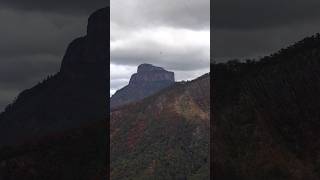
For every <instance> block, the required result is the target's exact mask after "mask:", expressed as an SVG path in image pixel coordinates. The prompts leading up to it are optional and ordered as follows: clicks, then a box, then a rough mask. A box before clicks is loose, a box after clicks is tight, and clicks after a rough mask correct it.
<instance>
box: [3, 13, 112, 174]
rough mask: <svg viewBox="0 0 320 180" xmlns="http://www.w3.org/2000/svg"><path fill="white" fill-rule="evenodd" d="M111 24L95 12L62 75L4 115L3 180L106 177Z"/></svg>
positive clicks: (31, 91) (36, 88) (106, 16)
mask: <svg viewBox="0 0 320 180" xmlns="http://www.w3.org/2000/svg"><path fill="white" fill-rule="evenodd" d="M108 20H109V8H103V9H100V10H98V11H96V12H94V13H93V14H92V15H91V16H90V18H89V20H88V27H87V35H86V36H84V37H81V38H78V39H76V40H74V41H73V42H72V43H71V44H70V45H69V47H68V49H67V51H66V54H65V56H64V58H63V61H62V65H61V69H60V71H59V72H58V73H57V74H55V75H53V76H51V77H48V78H47V79H46V80H44V81H43V82H41V83H39V84H38V85H36V86H34V87H32V88H30V89H28V90H25V91H23V92H22V93H21V94H20V95H19V96H18V97H17V99H16V100H15V102H13V103H12V104H11V105H9V106H8V107H7V108H6V109H5V111H4V112H3V113H1V114H0V180H16V179H26V180H29V179H30V180H44V179H46V180H51V179H52V180H57V179H66V180H81V179H83V180H88V179H105V178H106V167H107V164H106V163H107V162H106V158H107V154H106V150H107V139H106V137H107V134H106V133H107V130H106V128H107V127H106V124H107V123H106V119H107V109H108V106H107V101H106V99H107V97H108V94H107V92H108V89H109V88H108V86H109V84H108V83H107V77H108V74H107V73H108V72H109V69H107V68H108V66H109V65H108V59H109V31H110V30H109V29H110V27H109V23H108Z"/></svg>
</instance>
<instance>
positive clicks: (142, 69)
mask: <svg viewBox="0 0 320 180" xmlns="http://www.w3.org/2000/svg"><path fill="white" fill-rule="evenodd" d="M149 71H165V70H164V69H163V68H162V67H157V66H154V65H152V64H146V63H144V64H140V65H139V66H138V70H137V72H138V73H139V72H149Z"/></svg>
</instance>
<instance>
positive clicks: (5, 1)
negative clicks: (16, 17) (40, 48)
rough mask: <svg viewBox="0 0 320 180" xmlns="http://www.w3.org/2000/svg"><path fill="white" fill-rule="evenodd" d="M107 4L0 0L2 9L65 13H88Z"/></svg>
mask: <svg viewBox="0 0 320 180" xmlns="http://www.w3.org/2000/svg"><path fill="white" fill-rule="evenodd" d="M107 4H109V1H107V0H90V1H88V0H55V1H53V0H28V1H26V0H0V5H1V6H0V7H1V9H15V10H25V11H40V12H56V13H65V14H80V13H82V14H83V13H84V14H87V13H90V12H91V11H94V10H96V9H98V8H102V7H105V6H106V5H107Z"/></svg>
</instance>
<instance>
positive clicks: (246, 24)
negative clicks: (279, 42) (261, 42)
mask: <svg viewBox="0 0 320 180" xmlns="http://www.w3.org/2000/svg"><path fill="white" fill-rule="evenodd" d="M319 7H320V1H318V0H215V1H213V22H214V28H227V29H230V28H232V29H237V28H243V29H252V28H269V27H275V26H276V27H277V26H285V25H288V24H292V23H299V22H305V21H309V20H314V19H317V18H319V17H320V11H319Z"/></svg>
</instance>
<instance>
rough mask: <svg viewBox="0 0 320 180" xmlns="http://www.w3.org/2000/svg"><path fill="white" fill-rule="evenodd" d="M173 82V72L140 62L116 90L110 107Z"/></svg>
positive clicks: (146, 94)
mask: <svg viewBox="0 0 320 180" xmlns="http://www.w3.org/2000/svg"><path fill="white" fill-rule="evenodd" d="M174 82H175V80H174V73H173V72H170V71H166V70H165V69H163V68H161V67H156V66H153V65H151V64H141V65H139V66H138V70H137V73H135V74H133V75H132V76H131V78H130V82H129V84H128V85H127V86H125V87H123V88H121V89H120V90H118V91H117V92H116V93H115V94H114V95H113V96H112V97H111V100H110V107H111V109H113V108H116V107H119V106H122V105H125V104H128V103H131V102H136V101H139V100H142V99H143V98H145V97H148V96H151V95H153V94H155V93H156V92H159V91H160V90H162V89H164V88H166V87H168V86H170V85H172V84H173V83H174Z"/></svg>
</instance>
